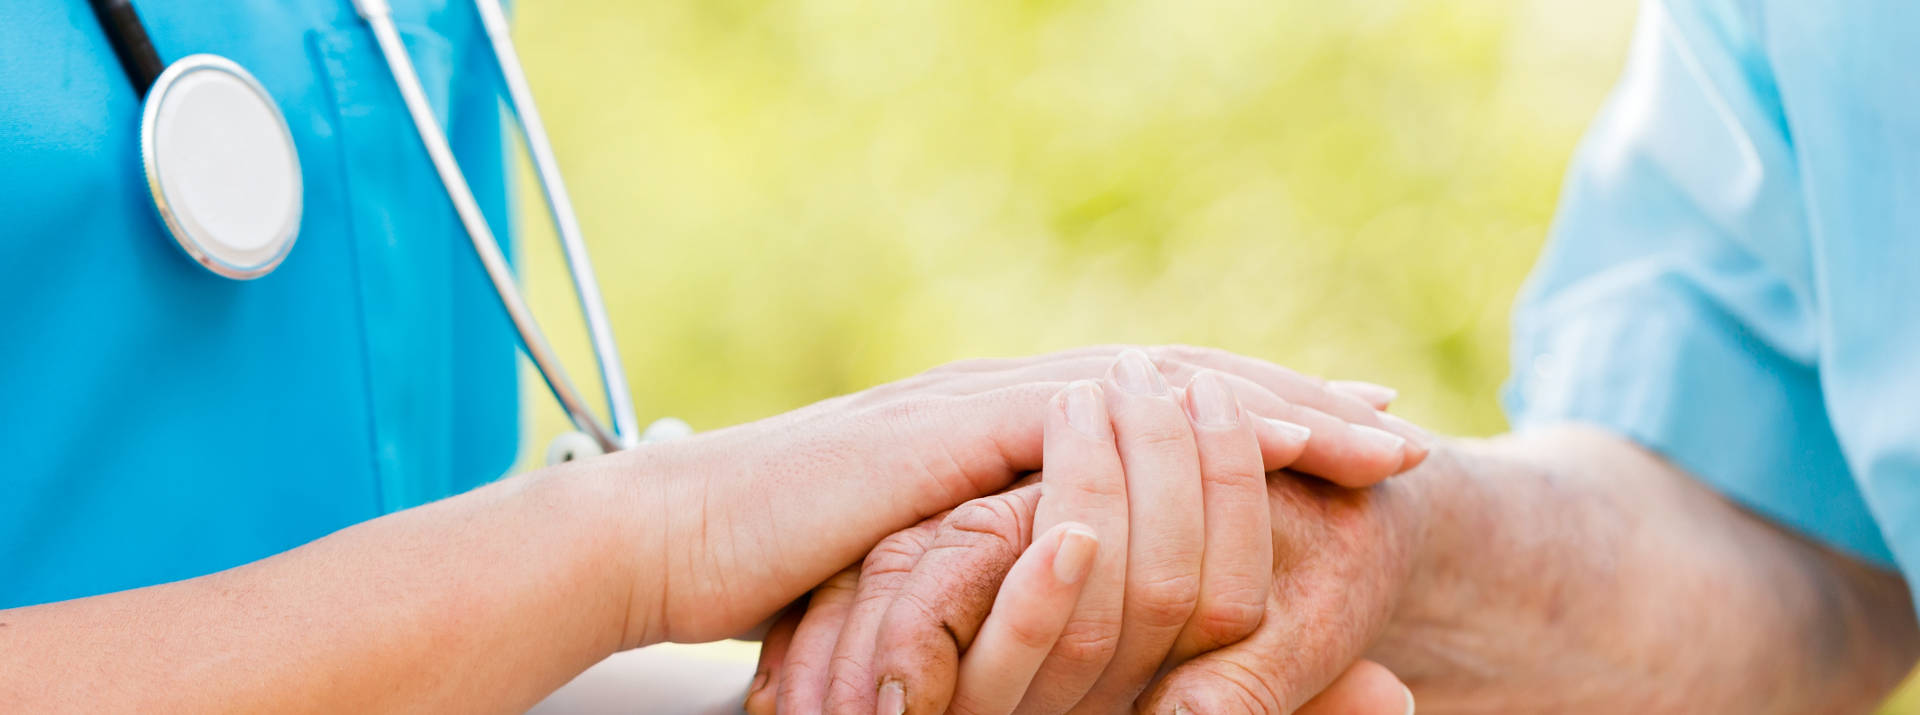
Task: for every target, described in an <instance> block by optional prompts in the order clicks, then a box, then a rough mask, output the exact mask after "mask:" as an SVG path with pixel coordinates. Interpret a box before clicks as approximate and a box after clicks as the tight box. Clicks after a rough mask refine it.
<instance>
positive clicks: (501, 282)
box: [353, 0, 640, 451]
mask: <svg viewBox="0 0 1920 715" xmlns="http://www.w3.org/2000/svg"><path fill="white" fill-rule="evenodd" d="M353 4H354V9H355V10H356V11H358V12H359V13H360V17H361V19H362V20H365V21H366V23H367V25H368V26H369V27H370V28H372V29H373V35H374V39H375V41H376V42H378V44H379V46H380V54H381V56H382V57H383V58H384V59H385V60H386V63H387V68H388V69H389V70H391V71H392V74H393V78H394V82H395V83H396V84H397V85H398V86H399V88H400V97H401V99H402V100H403V101H405V103H406V106H407V113H408V114H409V115H411V116H412V118H413V124H414V127H415V128H416V129H417V130H419V133H420V140H421V144H422V145H423V146H425V147H426V149H427V155H428V157H429V158H430V159H432V161H433V167H434V170H435V171H437V172H439V174H440V180H441V183H443V184H444V185H445V186H446V189H447V197H448V198H449V199H452V201H453V207H454V211H455V213H457V214H458V215H459V217H460V222H461V223H462V224H464V225H465V227H466V230H467V237H468V239H469V240H470V241H471V242H472V243H473V250H474V253H475V254H477V255H478V256H479V257H480V263H481V265H482V267H484V268H485V269H486V272H487V278H488V280H490V281H492V282H493V287H494V291H495V292H497V293H498V294H499V295H500V303H501V305H502V306H503V307H505V308H506V310H507V315H508V316H509V317H510V318H512V320H513V324H514V327H515V328H516V329H518V330H519V332H520V339H521V342H522V343H523V344H525V346H526V349H527V355H528V357H530V358H531V359H532V360H533V363H534V366H535V367H537V368H539V371H540V376H541V377H542V378H543V379H545V380H546V383H547V387H548V388H549V389H551V390H552V391H553V395H554V397H555V398H556V399H558V400H559V401H560V405H561V406H562V407H563V408H565V409H566V412H567V417H568V418H569V419H571V420H572V421H573V424H574V426H575V427H577V428H579V429H580V430H581V431H582V432H585V433H586V434H587V436H588V437H591V438H592V439H593V441H594V442H595V443H597V444H598V445H599V447H600V448H601V449H603V450H606V451H615V450H619V449H622V448H625V447H629V446H632V445H634V444H638V439H639V437H640V433H639V431H638V430H637V429H634V428H633V427H632V426H631V424H632V420H633V417H632V413H633V406H632V403H631V401H630V399H628V398H627V397H626V395H627V391H626V389H625V380H624V379H621V378H620V377H619V376H620V375H621V371H620V367H619V365H620V362H619V356H618V353H617V351H616V349H615V347H614V344H613V340H612V337H611V330H610V329H609V326H608V324H607V322H608V321H607V318H606V312H605V309H604V307H602V306H601V305H600V300H599V298H600V296H599V289H598V286H596V285H594V284H593V283H592V275H593V273H592V269H591V267H590V265H589V264H588V263H587V259H586V254H585V246H584V245H583V244H582V243H581V242H580V240H579V226H578V222H577V221H574V220H572V216H573V211H572V209H571V207H570V206H568V207H566V208H561V205H562V204H565V203H566V202H567V194H566V191H565V189H564V188H563V187H560V186H559V184H558V181H557V179H558V175H559V171H558V169H557V167H554V166H552V165H551V161H552V152H551V147H546V151H545V154H546V157H545V159H544V161H546V162H548V165H547V167H546V168H545V169H543V170H542V176H541V183H542V185H543V186H544V187H545V188H546V190H547V197H548V200H549V203H550V204H552V205H553V206H554V208H553V212H554V214H555V215H556V217H557V216H560V215H565V216H567V217H568V220H567V222H566V223H563V224H562V230H561V238H562V241H563V243H562V248H563V249H564V250H565V251H566V253H567V259H568V266H569V268H570V269H571V270H572V271H573V274H574V281H575V282H576V284H577V285H578V286H579V287H578V289H577V292H578V293H579V296H580V299H581V301H582V303H583V306H585V308H586V312H587V319H588V323H589V329H590V330H597V332H596V334H595V339H594V354H595V357H596V358H597V359H598V360H599V362H600V370H601V374H602V375H606V376H608V377H607V383H606V384H607V391H608V399H609V403H610V404H611V405H612V406H613V411H614V416H615V419H616V420H620V419H622V417H621V415H622V410H624V411H625V414H626V416H625V418H624V419H626V420H627V421H628V423H629V424H628V426H626V427H625V428H624V429H621V427H622V426H621V425H619V423H618V422H617V421H616V423H615V427H614V428H613V429H609V428H608V427H607V426H606V425H605V424H603V423H602V422H601V421H600V420H599V419H598V418H596V417H595V416H594V414H593V412H592V411H591V410H590V409H588V407H587V403H586V400H585V399H583V398H582V397H581V395H580V391H579V390H578V389H577V388H575V387H574V385H573V382H572V380H570V379H568V377H567V373H566V369H565V368H564V367H563V366H562V365H561V364H560V359H559V356H558V355H556V354H555V353H554V352H553V347H552V345H550V344H548V343H547V339H546V335H545V334H544V333H542V332H541V330H540V325H539V323H538V322H536V321H535V320H534V317H533V311H532V309H530V308H529V307H528V306H527V303H526V300H525V298H524V297H523V296H522V295H521V294H520V291H519V289H518V287H517V286H516V285H515V284H514V280H513V272H512V270H511V269H509V268H508V266H507V259H506V256H504V255H503V254H502V253H501V251H500V244H499V242H498V241H496V240H495V239H494V237H493V230H492V229H491V228H489V227H488V226H487V219H486V216H485V215H484V214H482V213H481V211H480V203H479V201H478V200H476V199H475V198H474V196H473V189H472V187H471V186H470V185H468V183H467V179H466V175H465V174H464V173H463V172H462V171H461V170H460V164H459V162H458V161H456V160H455V158H454V155H453V148H452V147H451V146H450V145H449V144H448V143H447V137H446V133H445V132H444V131H443V130H442V129H441V128H440V123H439V121H438V120H437V119H435V118H434V116H433V109H432V105H431V104H430V103H429V102H428V101H427V94H426V90H425V89H424V88H423V87H422V86H421V84H420V76H419V74H418V73H417V72H416V71H415V70H414V67H413V59H412V57H411V56H409V55H408V54H407V48H406V44H405V43H404V42H402V41H401V39H400V31H399V29H398V28H396V27H395V26H394V23H393V11H392V8H390V7H389V6H388V5H387V3H386V0H354V3H353ZM481 4H482V5H484V4H485V3H484V2H483V3H481ZM495 9H496V10H498V6H497V5H496V6H495ZM483 16H484V12H483ZM502 24H503V25H504V22H503V23H502ZM489 34H493V33H492V31H491V29H489ZM499 46H500V45H499V43H498V41H497V40H496V42H495V47H496V49H497V48H498V47H499ZM508 57H509V56H508V55H501V56H500V58H499V59H500V60H501V61H500V62H498V63H497V64H499V65H500V66H501V67H502V68H503V70H504V68H505V67H506V66H507V65H508V64H509V63H508V62H507V61H506V60H507V58H508ZM512 64H515V65H517V64H518V62H514V63H512ZM507 73H508V74H513V73H512V72H507ZM509 82H510V86H511V80H509ZM520 84H521V85H522V89H524V84H525V78H524V76H522V77H521V81H520ZM514 105H515V111H516V112H517V113H519V115H520V117H521V120H522V122H523V124H524V123H525V122H526V120H527V118H528V117H529V116H531V117H533V121H534V122H536V123H537V122H538V121H539V119H538V115H537V114H533V113H529V112H527V111H526V110H527V109H529V108H531V107H532V102H531V101H527V102H525V103H522V102H521V101H520V98H519V97H518V96H516V97H515V98H514ZM536 126H537V124H535V125H526V126H525V127H524V128H525V130H526V131H524V132H523V133H525V134H528V135H529V136H531V135H535V134H538V135H540V136H541V137H542V140H541V142H540V144H541V145H542V146H544V145H545V141H544V137H545V132H544V131H535V129H536ZM529 141H530V143H531V140H529ZM535 161H536V162H541V161H543V160H542V158H541V156H540V154H538V153H536V154H535ZM548 171H551V173H552V174H553V176H554V179H555V181H552V182H549V181H548V180H547V176H546V173H547V172H548ZM568 236H572V240H571V241H568V240H567V237H568ZM596 315H597V316H598V317H597V318H596V317H595V316H596ZM596 321H597V326H598V327H597V328H595V327H594V326H595V325H596ZM616 384H618V385H619V387H618V388H616V387H615V386H616Z"/></svg>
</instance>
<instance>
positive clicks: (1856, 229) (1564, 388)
mask: <svg viewBox="0 0 1920 715" xmlns="http://www.w3.org/2000/svg"><path fill="white" fill-rule="evenodd" d="M1917 38H1920V3H1914V2H1900V1H1881V0H1838V1H1833V2H1804V1H1803V0H1648V1H1647V2H1643V3H1642V6H1641V15H1640V25H1639V30H1638V32H1637V34H1636V36H1635V39H1634V44H1633V49H1632V54H1631V56H1630V59H1629V61H1628V66H1627V69H1626V73H1625V75H1624V77H1623V79H1622V81H1621V83H1620V86H1619V87H1618V89H1617V90H1616V91H1615V93H1614V95H1613V97H1612V98H1611V100H1610V101H1609V102H1608V104H1607V107H1606V109H1605V110H1604V111H1603V113H1602V114H1601V116H1600V118H1599V120H1598V121H1597V123H1596V124H1595V125H1594V126H1593V128H1592V130H1591V132H1590V133H1589V135H1588V137H1587V139H1586V141H1585V143H1584V145H1583V146H1582V148H1581V150H1580V153H1579V155H1578V157H1577V159H1576V164H1575V167H1574V169H1573V172H1572V173H1571V175H1570V176H1569V177H1568V181H1567V186H1566V189H1565V194H1564V196H1563V197H1562V204H1561V207H1560V213H1559V216H1558V217H1557V219H1556V223H1555V226H1554V230H1553V236H1552V240H1551V242H1550V244H1549V245H1548V248H1547V250H1546V253H1545V254H1544V255H1543V256H1542V258H1541V262H1540V265H1539V266H1538V267H1537V268H1536V269H1535V273H1534V275H1533V277H1532V278H1531V279H1530V282H1529V284H1528V286H1527V288H1526V290H1525V291H1524V292H1523V294H1522V297H1521V301H1520V307H1519V309H1518V311H1517V313H1516V315H1515V321H1514V338H1515V339H1514V352H1513V358H1514V368H1515V373H1514V378H1513V380H1512V381H1511V382H1510V384H1509V386H1508V391H1507V398H1508V406H1509V409H1510V413H1511V414H1512V416H1513V418H1514V421H1515V423H1516V424H1517V425H1518V426H1526V425H1531V424H1541V423H1546V422H1555V421H1578V422H1586V423H1592V424H1598V425H1601V426H1604V427H1607V428H1610V429H1613V430H1616V431H1618V432H1620V433H1622V434H1624V435H1627V436H1629V437H1631V438H1633V439H1636V440H1638V441H1640V442H1641V443H1643V444H1645V445H1647V446H1648V447H1650V448H1652V449H1654V450H1656V451H1658V452H1660V453H1662V454H1664V455H1666V456H1667V457H1669V458H1670V459H1672V460H1674V461H1675V462H1676V463H1678V464H1679V465H1681V466H1683V467H1685V468H1686V469H1688V470H1690V471H1692V472H1693V473H1694V474H1696V475H1698V476H1699V477H1700V478H1702V479H1703V480H1705V481H1707V482H1708V483H1710V484H1712V485H1714V486H1716V487H1717V488H1719V489H1721V490H1722V491H1724V492H1725V493H1726V494H1728V495H1729V496H1731V497H1732V498H1733V499H1735V500H1736V501H1738V502H1740V503H1742V504H1744V505H1746V506H1747V507H1749V508H1751V509H1753V510H1754V511H1756V512H1758V513H1760V514H1762V515H1765V516H1767V517H1770V518H1772V519H1774V520H1776V521H1778V522H1780V523H1782V524H1785V525H1787V526H1789V527H1792V528H1794V529H1797V530H1799V531H1800V532H1802V533H1804V534H1807V535H1809V536H1811V537H1813V538H1815V539H1817V540H1819V541H1822V542H1824V543H1826V544H1828V545H1831V546H1833V547H1836V548H1838V549H1840V550H1842V551H1845V552H1847V553H1850V554H1852V555H1854V556H1857V557H1859V558H1861V559H1864V560H1867V561H1869V562H1872V563H1876V564H1880V565H1883V566H1897V567H1898V568H1900V569H1901V570H1902V571H1903V572H1904V573H1905V574H1906V576H1907V578H1908V581H1909V582H1910V583H1920V580H1916V577H1920V42H1916V39H1917ZM1915 593H1916V596H1917V597H1920V590H1916V591H1915Z"/></svg>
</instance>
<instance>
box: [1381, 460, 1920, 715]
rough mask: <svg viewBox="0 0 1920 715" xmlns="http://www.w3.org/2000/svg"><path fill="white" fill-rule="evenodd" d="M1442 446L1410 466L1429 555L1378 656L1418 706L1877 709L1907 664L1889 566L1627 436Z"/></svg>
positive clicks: (1897, 583) (1899, 589) (1900, 597)
mask: <svg viewBox="0 0 1920 715" xmlns="http://www.w3.org/2000/svg"><path fill="white" fill-rule="evenodd" d="M1728 448H1729V449H1739V448H1741V447H1740V446H1739V445H1728ZM1436 457H1438V458H1436V459H1432V460H1429V463H1428V466H1427V467H1424V468H1423V469H1424V470H1426V471H1427V472H1428V473H1427V474H1424V475H1420V474H1416V475H1413V476H1412V478H1413V479H1417V480H1419V483H1421V484H1422V485H1423V489H1422V491H1423V492H1424V493H1425V496H1426V497H1428V498H1429V499H1431V501H1432V505H1433V513H1432V516H1433V518H1432V519H1431V520H1430V522H1429V523H1430V526H1429V529H1430V531H1429V533H1428V534H1427V539H1426V541H1427V543H1428V544H1429V548H1428V549H1427V551H1426V554H1427V556H1426V557H1425V558H1423V559H1422V565H1421V566H1420V567H1419V568H1418V571H1417V573H1416V575H1415V576H1414V581H1413V582H1412V583H1411V584H1410V585H1409V588H1408V590H1407V591H1406V594H1407V595H1406V597H1405V598H1404V599H1403V601H1402V603H1401V605H1400V607H1399V610H1398V612H1397V614H1396V616H1395V617H1394V625H1393V626H1391V628H1390V629H1389V631H1388V633H1387V634H1386V636H1385V637H1384V638H1383V640H1382V642H1381V643H1380V644H1379V646H1378V647H1377V649H1376V652H1375V655H1376V656H1377V657H1379V658H1380V659H1382V660H1383V662H1385V663H1386V664H1387V665H1388V666H1389V667H1391V668H1393V669H1394V671H1396V672H1397V673H1398V674H1399V675H1401V676H1402V677H1403V678H1405V679H1406V680H1407V681H1408V682H1409V683H1410V684H1411V685H1412V686H1413V688H1414V691H1415V692H1416V693H1417V694H1418V695H1419V702H1420V712H1421V713H1423V714H1427V715H1431V714H1433V713H1452V712H1541V713H1545V712H1552V713H1588V712H1591V713H1620V712H1638V713H1836V712H1870V711H1871V710H1872V708H1873V706H1874V704H1875V703H1877V702H1878V701H1879V700H1880V699H1882V698H1884V697H1885V695H1886V693H1887V692H1888V691H1889V690H1890V689H1891V688H1892V687H1893V686H1894V685H1896V684H1897V683H1898V682H1899V679H1900V678H1901V676H1902V675H1904V674H1905V673H1906V672H1907V669H1908V668H1909V666H1910V665H1911V664H1912V662H1913V660H1914V657H1915V644H1916V630H1915V625H1914V619H1913V615H1912V612H1911V610H1910V608H1911V606H1910V605H1909V604H1910V602H1909V601H1908V598H1907V591H1906V587H1905V586H1904V584H1903V582H1902V581H1901V579H1900V578H1899V577H1898V576H1895V575H1892V574H1889V573H1886V572H1883V571H1879V570H1875V569H1871V568H1868V567H1865V566H1862V565H1859V564H1857V563H1855V562H1853V561H1851V560H1849V559H1846V558H1843V557H1840V556H1838V555H1835V554H1833V553H1831V552H1828V551H1826V550H1823V549H1820V548H1818V547H1815V546H1812V545H1810V544H1808V543H1807V542H1805V541H1804V540H1802V539H1800V538H1798V537H1796V536H1793V535H1791V534H1788V533H1786V532H1784V531H1781V530H1779V529H1777V528H1774V527H1772V526H1770V525H1768V524H1767V523H1765V522H1763V521H1761V520H1759V519H1757V518H1755V517H1753V516H1751V515H1749V514H1748V513H1746V512H1744V511H1742V510H1740V509H1738V508H1736V507H1733V506H1731V505H1729V504H1728V503H1727V502H1726V501H1724V500H1723V499H1721V498H1720V497H1719V496H1717V495H1716V494H1714V493H1712V492H1710V491H1709V490H1707V489H1706V488H1705V487H1703V486H1701V485H1700V484H1698V483H1697V482H1695V481H1694V480H1692V479H1691V478H1689V477H1688V476H1687V475H1686V474H1684V473H1683V472H1681V471H1680V470H1678V469H1676V468H1674V467H1672V466H1671V465H1669V464H1667V463H1665V462H1663V461H1661V460H1659V459H1657V458H1655V457H1653V456H1651V455H1650V454H1648V453H1647V452H1645V451H1643V450H1641V449H1640V448H1638V447H1636V446H1633V445H1631V444H1630V443H1628V442H1627V441H1625V440H1622V439H1619V438H1617V437H1614V436H1611V435H1608V434H1604V433H1600V432H1597V431H1590V430H1579V429H1563V430H1554V431H1542V432H1537V433H1530V434H1524V435H1517V436H1509V437H1504V438H1501V439H1498V440H1495V441H1491V442H1486V443H1477V444H1464V445H1455V446H1453V447H1451V448H1449V449H1448V450H1446V453H1445V454H1444V455H1443V454H1441V453H1440V452H1436Z"/></svg>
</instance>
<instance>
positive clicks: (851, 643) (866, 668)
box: [826, 514, 946, 713]
mask: <svg viewBox="0 0 1920 715" xmlns="http://www.w3.org/2000/svg"><path fill="white" fill-rule="evenodd" d="M945 517H946V515H944V514H942V515H940V516H938V517H934V518H931V519H928V520H926V521H923V522H920V524H919V525H917V526H914V527H913V528H911V529H908V530H906V531H902V532H899V533H896V534H894V535H892V536H889V537H887V538H886V539H884V540H882V541H881V542H880V545H879V546H875V547H874V549H873V552H872V553H869V554H867V560H866V562H865V563H863V564H861V567H860V585H859V586H858V587H856V588H855V590H854V596H853V606H852V607H851V608H850V609H848V612H847V621H846V625H843V626H841V627H840V641H839V643H838V644H836V645H835V646H834V649H833V661H832V662H833V665H832V668H831V670H830V672H829V673H828V676H827V706H826V711H827V712H832V713H851V712H858V713H870V712H873V708H874V701H873V697H874V682H875V678H874V675H873V654H874V644H875V639H876V638H877V637H878V636H879V632H880V618H881V617H882V616H884V615H885V614H886V612H887V606H888V605H889V604H891V603H892V602H893V599H894V596H895V594H897V593H899V591H900V588H901V586H903V585H905V583H906V581H907V577H908V576H909V575H910V574H912V573H913V567H914V566H915V565H916V564H918V563H920V557H921V556H922V555H923V554H925V553H926V552H927V549H929V548H931V547H932V546H933V539H934V534H935V532H936V531H937V530H938V529H939V527H940V522H941V521H942V520H943V519H945Z"/></svg>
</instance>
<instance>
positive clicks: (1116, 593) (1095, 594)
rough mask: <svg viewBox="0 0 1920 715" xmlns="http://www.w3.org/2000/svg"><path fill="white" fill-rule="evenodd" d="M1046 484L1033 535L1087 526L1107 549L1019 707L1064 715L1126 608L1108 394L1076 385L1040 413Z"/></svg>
mask: <svg viewBox="0 0 1920 715" xmlns="http://www.w3.org/2000/svg"><path fill="white" fill-rule="evenodd" d="M1045 434H1046V443H1045V455H1046V456H1045V459H1046V463H1047V473H1046V479H1044V480H1043V481H1042V482H1041V487H1042V489H1043V490H1044V496H1043V497H1042V498H1041V499H1040V506H1039V509H1038V511H1037V513H1036V514H1035V517H1034V528H1035V529H1040V530H1046V529H1052V528H1054V527H1056V526H1059V525H1060V524H1063V523H1067V522H1075V523H1080V524H1085V525H1087V527H1088V528H1091V529H1093V533H1094V535H1095V536H1097V537H1098V538H1099V539H1100V543H1101V544H1104V545H1105V546H1104V547H1103V548H1101V549H1100V553H1099V554H1098V555H1097V556H1095V557H1094V562H1093V563H1094V565H1093V572H1092V573H1090V574H1088V575H1087V578H1086V585H1085V586H1083V587H1082V589H1081V593H1080V600H1079V603H1078V604H1077V605H1076V606H1075V607H1074V609H1073V615H1072V616H1070V617H1069V618H1068V619H1067V625H1066V627H1065V628H1063V629H1062V630H1061V632H1060V638H1059V640H1058V641H1057V642H1056V643H1054V645H1053V649H1052V650H1051V651H1049V652H1048V653H1047V659H1046V660H1045V661H1044V662H1042V663H1041V665H1040V671H1039V673H1038V674H1037V675H1036V676H1035V677H1034V679H1033V684H1032V685H1031V686H1030V687H1029V688H1028V690H1027V693H1026V696H1025V697H1024V698H1023V699H1022V701H1021V709H1022V710H1024V711H1034V712H1049V713H1057V712H1066V711H1067V710H1068V709H1069V708H1072V707H1073V705H1074V704H1075V703H1078V702H1080V699H1081V697H1082V696H1084V695H1086V693H1087V691H1088V690H1090V689H1091V688H1092V687H1093V684H1094V682H1095V681H1096V680H1098V679H1099V678H1100V672H1101V671H1102V670H1105V669H1106V667H1107V663H1108V661H1110V660H1112V658H1113V653H1114V649H1115V647H1116V646H1117V645H1118V644H1119V640H1120V625H1121V623H1120V619H1121V616H1122V613H1123V611H1124V609H1125V605H1126V582H1127V550H1126V548H1125V545H1126V543H1127V532H1128V529H1129V526H1128V523H1127V480H1126V472H1125V470H1123V469H1122V468H1121V466H1120V453H1119V451H1118V450H1117V449H1116V448H1115V446H1114V442H1113V422H1112V417H1111V415H1110V412H1109V410H1108V408H1107V402H1106V391H1105V390H1104V389H1102V388H1101V387H1100V385H1099V384H1098V383H1094V382H1090V381H1085V380H1082V381H1079V382H1075V383H1073V384H1072V385H1069V386H1068V387H1067V389H1065V390H1062V391H1061V392H1060V394H1059V395H1058V396H1056V397H1055V398H1054V402H1053V404H1052V405H1051V408H1050V409H1048V410H1047V413H1046V431H1045Z"/></svg>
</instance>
